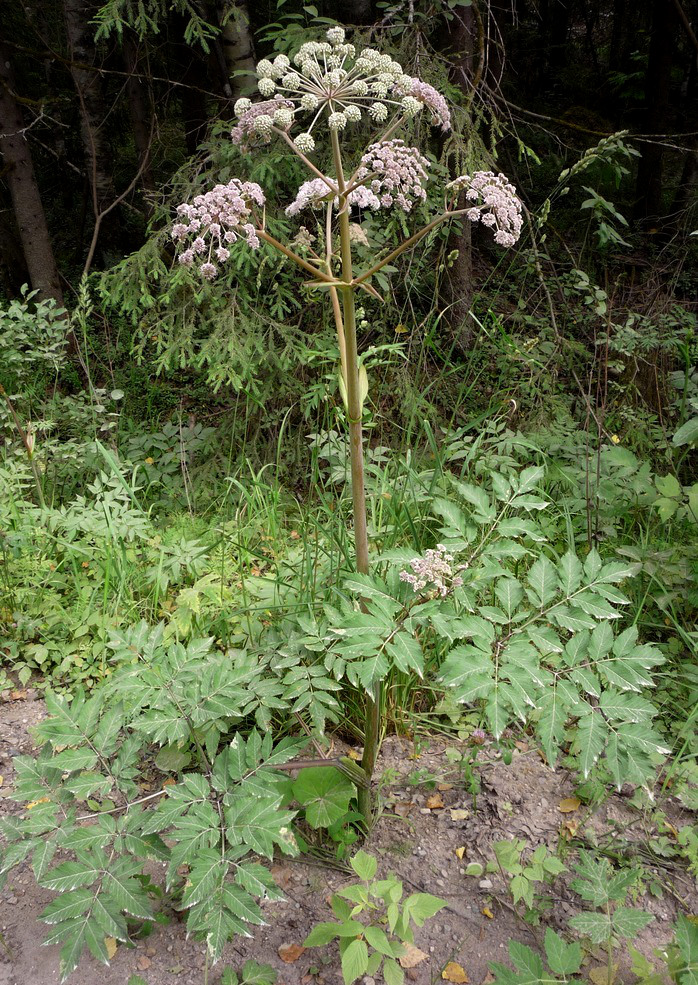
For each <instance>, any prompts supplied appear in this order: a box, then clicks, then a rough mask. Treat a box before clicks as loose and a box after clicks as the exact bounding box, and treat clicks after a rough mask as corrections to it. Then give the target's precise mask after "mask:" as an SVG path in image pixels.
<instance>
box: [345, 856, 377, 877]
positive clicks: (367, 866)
mask: <svg viewBox="0 0 698 985" xmlns="http://www.w3.org/2000/svg"><path fill="white" fill-rule="evenodd" d="M349 864H350V865H351V867H352V869H353V870H354V872H355V873H356V874H357V876H358V877H359V879H363V880H364V882H369V881H370V880H371V879H373V877H374V876H375V874H376V869H377V868H378V862H377V861H376V859H375V858H374V857H373V856H372V855H369V854H368V853H367V852H364V851H358V852H357V853H356V855H354V857H353V858H351V859H350V860H349Z"/></svg>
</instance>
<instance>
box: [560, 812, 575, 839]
mask: <svg viewBox="0 0 698 985" xmlns="http://www.w3.org/2000/svg"><path fill="white" fill-rule="evenodd" d="M562 830H563V832H564V833H565V834H567V835H569V836H570V838H574V836H575V835H576V834H577V831H578V830H579V822H578V821H574V820H573V819H572V818H571V817H566V818H565V820H564V821H563V822H562Z"/></svg>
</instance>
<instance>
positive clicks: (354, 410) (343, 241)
mask: <svg viewBox="0 0 698 985" xmlns="http://www.w3.org/2000/svg"><path fill="white" fill-rule="evenodd" d="M332 155H333V158H334V167H335V174H336V177H337V185H338V187H339V244H340V253H341V258H342V281H343V283H344V284H345V285H346V286H345V287H342V289H341V293H342V312H343V315H344V318H343V321H344V343H345V361H346V365H345V370H346V380H345V383H346V390H347V416H348V418H349V450H350V463H351V493H352V500H353V504H354V547H355V552H356V570H357V571H359V572H361V573H362V574H368V567H369V565H368V531H367V523H366V490H365V481H364V450H363V429H362V425H361V393H360V390H359V355H358V350H357V345H356V304H355V288H354V287H353V286H350V285H351V281H352V280H353V276H354V273H353V268H352V259H351V237H350V233H349V205H348V202H347V200H346V188H347V186H346V182H345V180H344V171H343V168H342V153H341V150H340V146H339V137H338V135H337V132H336V131H332ZM380 703H381V686H380V683H376V684H374V686H373V689H372V693H371V694H370V695H368V696H367V698H366V717H365V726H364V755H363V759H362V762H361V765H362V767H363V769H364V773H365V775H366V779H367V781H368V785H367V787H366V788H360V789H359V810H360V811H361V813H362V814H363V815H364V817H365V818H366V820H367V821H368V820H369V819H370V816H371V790H370V781H371V776H372V775H373V770H374V767H375V763H376V756H377V753H378V742H379V738H380Z"/></svg>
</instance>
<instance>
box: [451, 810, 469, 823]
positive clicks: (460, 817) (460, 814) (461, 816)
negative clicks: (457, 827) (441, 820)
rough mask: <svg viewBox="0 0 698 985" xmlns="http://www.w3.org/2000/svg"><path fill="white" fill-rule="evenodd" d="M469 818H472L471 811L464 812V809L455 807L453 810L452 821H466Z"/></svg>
mask: <svg viewBox="0 0 698 985" xmlns="http://www.w3.org/2000/svg"><path fill="white" fill-rule="evenodd" d="M468 817H470V811H466V810H463V808H462V807H454V808H452V809H451V820H452V821H465V819H466V818H468Z"/></svg>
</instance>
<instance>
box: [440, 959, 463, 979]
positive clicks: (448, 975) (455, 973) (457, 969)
mask: <svg viewBox="0 0 698 985" xmlns="http://www.w3.org/2000/svg"><path fill="white" fill-rule="evenodd" d="M441 977H442V978H443V980H444V981H446V982H457V983H460V985H462V983H464V982H467V981H468V976H467V974H466V973H465V968H464V967H463V966H462V965H460V964H456V962H455V961H449V962H448V964H447V965H446V967H445V968H444V970H443V971H442V972H441Z"/></svg>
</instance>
